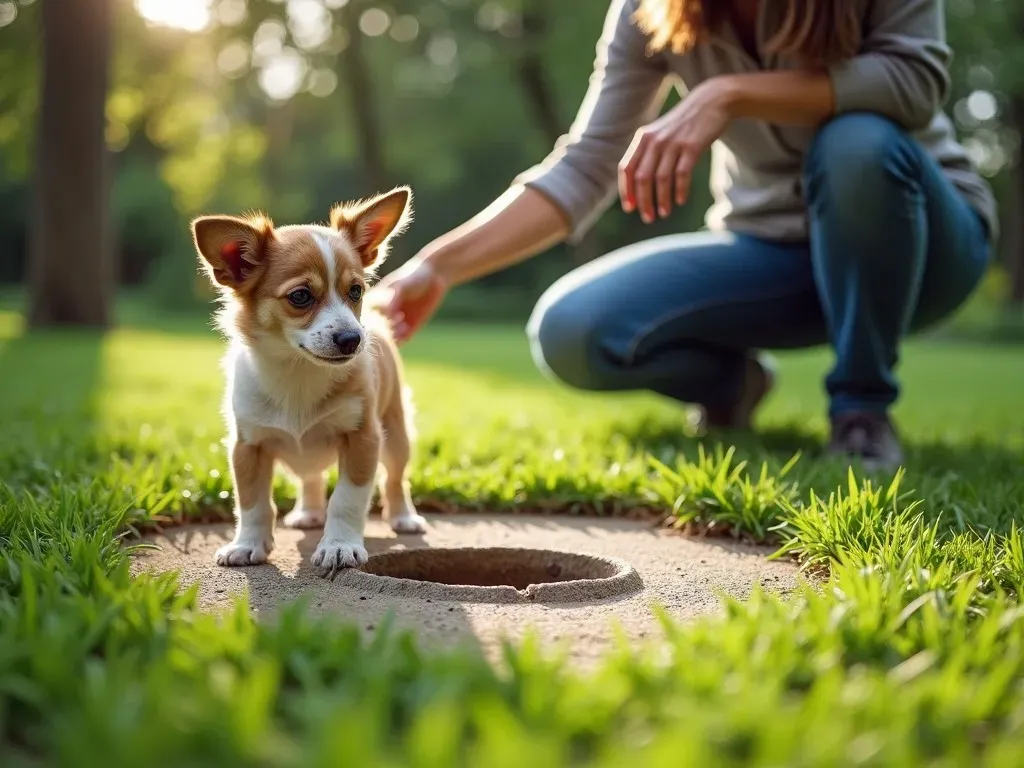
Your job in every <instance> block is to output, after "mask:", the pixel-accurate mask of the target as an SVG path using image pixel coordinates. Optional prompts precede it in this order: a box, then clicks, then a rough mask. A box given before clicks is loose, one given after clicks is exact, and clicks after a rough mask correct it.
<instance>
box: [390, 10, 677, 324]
mask: <svg viewBox="0 0 1024 768" xmlns="http://www.w3.org/2000/svg"><path fill="white" fill-rule="evenodd" d="M635 10H636V0H614V2H612V4H611V7H610V9H609V11H608V15H607V17H606V20H605V26H604V31H603V32H602V35H601V38H600V40H599V41H598V45H597V57H596V61H595V63H594V71H593V75H592V76H591V79H590V86H589V88H588V90H587V94H586V97H585V98H584V100H583V104H582V105H581V107H580V110H579V113H578V115H577V117H576V120H575V121H574V122H573V125H572V127H571V128H570V130H569V132H568V134H566V135H565V136H563V137H562V138H561V139H560V140H559V142H558V144H557V145H556V147H555V148H554V150H553V151H552V152H551V153H550V154H549V155H548V157H547V158H546V159H545V160H544V162H542V163H541V164H539V165H538V166H536V167H534V168H532V169H530V170H529V171H527V172H525V173H523V174H521V175H520V176H518V177H517V178H516V179H515V180H514V182H513V184H512V187H511V188H510V189H509V190H508V191H507V192H506V193H505V194H503V195H502V196H501V197H499V198H498V199H497V200H496V201H494V202H493V203H492V204H491V205H489V206H488V207H487V208H486V209H484V210H483V211H482V212H481V213H479V214H477V215H476V216H474V217H473V218H472V219H470V220H469V221H467V222H466V223H464V224H462V225H461V226H459V227H457V228H456V229H454V230H452V231H451V232H449V233H447V234H445V235H443V236H441V237H439V238H438V239H437V240H435V241H434V242H432V243H430V244H429V245H427V246H426V247H425V248H424V249H423V250H422V251H421V252H420V253H419V254H417V255H416V256H415V257H413V258H412V259H411V260H410V261H409V262H408V263H406V264H404V265H403V266H402V267H401V268H400V269H398V270H396V271H395V272H394V273H392V274H390V275H388V276H387V277H385V278H384V279H383V280H382V281H381V282H380V284H379V285H378V286H377V287H376V288H374V289H373V290H372V291H371V294H373V298H372V301H373V303H374V304H375V305H376V306H378V307H380V308H381V309H382V310H383V311H384V313H385V314H386V315H387V316H388V317H389V319H390V320H391V321H392V325H393V327H394V332H395V337H396V338H397V339H398V340H399V341H404V340H405V339H407V338H408V337H409V336H411V335H412V334H413V333H415V332H416V331H417V330H419V328H420V327H422V325H423V324H424V323H425V322H426V321H427V320H428V319H429V318H430V316H431V315H433V313H434V312H435V311H436V309H437V308H438V306H439V305H440V303H441V301H442V300H443V298H444V295H445V293H446V292H447V291H448V289H449V288H451V287H453V286H456V285H459V284H461V283H465V282H468V281H470V280H473V279H476V278H478V277H482V276H483V275H486V274H490V273H492V272H496V271H498V270H501V269H504V268H505V267H508V266H510V265H512V264H514V263H517V262H519V261H523V260H525V259H528V258H530V257H532V256H535V255H537V254H538V253H540V252H542V251H544V250H546V249H548V248H550V247H551V246H553V245H555V244H556V243H559V242H561V241H563V240H569V241H570V242H574V241H576V240H578V239H579V238H580V237H581V236H582V235H583V234H584V233H585V232H586V230H587V229H588V228H589V227H590V226H591V225H592V224H593V223H594V220H595V219H596V218H597V217H598V216H599V215H600V214H601V213H603V212H604V211H605V210H606V209H607V207H608V206H609V205H610V203H611V201H612V200H613V199H614V197H615V193H616V177H617V171H618V164H619V161H620V160H621V158H622V156H623V153H624V152H625V150H626V148H627V147H628V146H629V142H630V141H631V139H632V138H633V135H634V134H635V133H636V131H637V129H638V128H639V127H640V126H641V125H642V124H644V123H645V122H648V121H649V120H651V119H653V118H654V117H655V116H656V115H657V112H658V108H659V107H660V104H661V97H663V95H664V94H663V92H662V85H663V84H664V82H665V75H666V68H665V64H664V61H663V60H662V58H661V57H660V56H649V55H648V51H647V38H646V36H645V35H644V34H643V33H642V32H641V31H640V30H639V29H638V28H637V26H636V24H635V22H634V21H633V18H632V17H633V13H634V12H635Z"/></svg>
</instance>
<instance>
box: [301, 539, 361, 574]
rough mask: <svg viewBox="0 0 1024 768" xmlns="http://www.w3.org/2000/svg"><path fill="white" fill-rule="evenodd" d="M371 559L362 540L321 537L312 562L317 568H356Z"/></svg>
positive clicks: (331, 569) (332, 569)
mask: <svg viewBox="0 0 1024 768" xmlns="http://www.w3.org/2000/svg"><path fill="white" fill-rule="evenodd" d="M368 559H369V555H367V554H366V548H365V547H364V546H363V542H362V541H345V540H344V539H331V540H327V539H326V538H325V539H321V541H320V543H319V544H318V545H317V548H316V551H315V552H314V553H313V559H312V560H311V562H312V563H313V566H314V567H316V568H324V569H326V570H330V571H335V570H338V569H339V568H355V567H356V566H358V565H362V564H363V563H365V562H366V561H367V560H368Z"/></svg>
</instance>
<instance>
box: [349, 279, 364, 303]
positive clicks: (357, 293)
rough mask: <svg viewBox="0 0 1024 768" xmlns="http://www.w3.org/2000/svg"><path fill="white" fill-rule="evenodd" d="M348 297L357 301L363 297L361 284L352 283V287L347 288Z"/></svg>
mask: <svg viewBox="0 0 1024 768" xmlns="http://www.w3.org/2000/svg"><path fill="white" fill-rule="evenodd" d="M348 297H349V298H350V299H352V301H359V300H360V299H361V298H363V286H361V285H360V284H359V283H353V285H352V287H351V288H349V289H348Z"/></svg>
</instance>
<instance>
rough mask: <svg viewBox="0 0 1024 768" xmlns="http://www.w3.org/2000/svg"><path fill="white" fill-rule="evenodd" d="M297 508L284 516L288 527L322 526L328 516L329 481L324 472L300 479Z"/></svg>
mask: <svg viewBox="0 0 1024 768" xmlns="http://www.w3.org/2000/svg"><path fill="white" fill-rule="evenodd" d="M299 483H300V486H301V490H300V491H299V498H298V501H296V503H295V509H293V510H292V511H291V512H289V513H288V514H287V515H285V516H284V524H285V527H287V528H322V527H323V525H324V520H325V519H326V518H327V482H326V481H325V479H324V474H323V472H314V473H313V474H310V475H306V476H305V477H303V478H302V479H301V480H300V481H299Z"/></svg>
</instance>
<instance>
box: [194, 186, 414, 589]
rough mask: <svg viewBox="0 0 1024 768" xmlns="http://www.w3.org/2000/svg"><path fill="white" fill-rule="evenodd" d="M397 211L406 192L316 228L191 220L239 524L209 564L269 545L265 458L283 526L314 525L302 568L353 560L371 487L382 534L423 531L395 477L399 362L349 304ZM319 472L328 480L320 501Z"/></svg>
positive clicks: (378, 322) (240, 558) (401, 418)
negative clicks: (291, 491) (218, 341)
mask: <svg viewBox="0 0 1024 768" xmlns="http://www.w3.org/2000/svg"><path fill="white" fill-rule="evenodd" d="M410 215H411V208H410V193H409V190H408V189H406V188H399V189H396V190H394V191H392V192H390V193H388V194H386V195H381V196H378V197H376V198H373V199H371V200H368V201H364V202H357V203H349V204H345V205H341V206H337V207H335V208H334V210H332V211H331V218H330V222H331V223H330V226H326V227H325V226H318V225H302V226H287V227H280V228H275V226H274V224H273V222H271V221H270V219H269V218H267V217H265V216H263V215H252V216H247V217H234V216H204V217H201V218H199V219H196V220H195V221H194V222H193V224H192V231H193V236H194V239H195V244H196V249H197V250H198V252H199V254H200V256H201V257H202V263H203V264H204V266H205V268H206V270H207V272H208V274H209V276H210V278H211V280H212V281H213V283H214V285H215V286H217V287H218V288H219V289H220V292H221V295H222V297H223V300H224V307H223V310H222V312H221V313H220V315H219V322H220V326H221V328H222V330H223V331H224V332H225V334H226V335H227V337H228V339H229V341H230V344H229V348H228V351H227V354H226V355H225V358H224V366H225V371H226V374H227V391H226V397H225V402H224V412H225V419H226V422H227V426H228V434H229V445H230V451H231V467H232V475H233V478H234V483H235V514H236V518H237V523H238V524H237V526H236V531H235V538H234V540H233V541H232V542H231V543H230V544H228V545H226V546H224V547H222V548H221V549H220V550H219V551H218V552H217V562H218V563H220V564H221V565H254V564H258V563H262V562H265V561H266V560H267V558H268V556H269V554H270V552H271V550H272V549H273V533H274V524H275V520H276V516H277V513H276V510H275V509H274V505H273V501H272V499H271V484H272V480H273V472H274V466H275V463H277V462H280V463H282V464H283V465H284V466H285V467H287V468H288V469H289V470H291V472H292V473H294V475H295V476H296V478H297V480H298V483H299V489H300V490H299V498H298V503H297V504H296V507H295V509H294V510H292V511H291V512H289V513H288V515H286V516H285V518H284V524H285V525H286V526H291V527H298V528H314V527H319V526H321V525H323V526H324V534H323V538H322V539H321V541H320V544H319V546H318V547H317V549H316V551H315V552H314V554H313V558H312V562H313V564H314V565H315V566H318V567H322V568H325V569H331V570H333V569H336V568H344V567H350V566H355V565H359V564H361V563H363V562H365V561H366V558H367V555H366V550H365V548H364V546H363V528H364V525H365V521H366V515H367V512H368V510H369V506H370V502H371V500H372V495H373V490H374V486H375V483H376V484H377V485H378V486H379V490H380V494H381V499H382V507H383V514H384V516H385V519H387V520H388V521H389V522H390V523H391V526H392V528H393V529H394V530H396V531H398V532H400V533H415V532H420V531H423V530H424V521H423V518H422V517H420V516H419V515H418V514H417V513H416V510H415V508H414V506H413V503H412V500H411V499H410V497H409V488H408V483H407V481H406V478H405V473H406V467H407V465H408V462H409V457H410V450H411V447H410V442H411V435H410V424H409V421H410V420H409V419H408V415H409V403H408V401H407V397H406V390H405V387H404V386H403V375H402V364H401V359H400V357H399V355H398V351H397V349H396V347H395V344H394V342H393V341H392V340H391V338H390V336H389V335H388V333H387V330H386V323H385V322H384V321H383V320H382V319H380V318H379V317H377V316H375V315H374V314H373V313H372V312H371V311H370V310H367V311H366V312H364V311H363V299H362V296H360V295H359V293H360V292H363V291H365V288H366V281H367V279H368V278H369V277H370V276H371V275H372V272H373V270H374V269H375V267H377V266H378V265H379V264H380V263H381V261H383V259H384V258H385V256H386V253H387V247H388V244H389V242H390V239H391V238H392V237H393V236H394V235H395V234H397V233H399V232H400V231H401V230H402V229H403V228H404V227H405V225H406V224H407V223H408V220H409V217H410ZM307 301H308V303H307ZM331 465H337V468H338V484H337V487H336V489H335V490H334V493H333V494H332V495H331V498H330V499H329V500H327V499H326V498H325V497H326V490H325V482H324V474H325V472H326V470H327V469H328V468H329V467H330V466H331ZM378 465H382V466H383V469H384V472H383V474H382V475H381V476H380V477H379V478H378Z"/></svg>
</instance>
